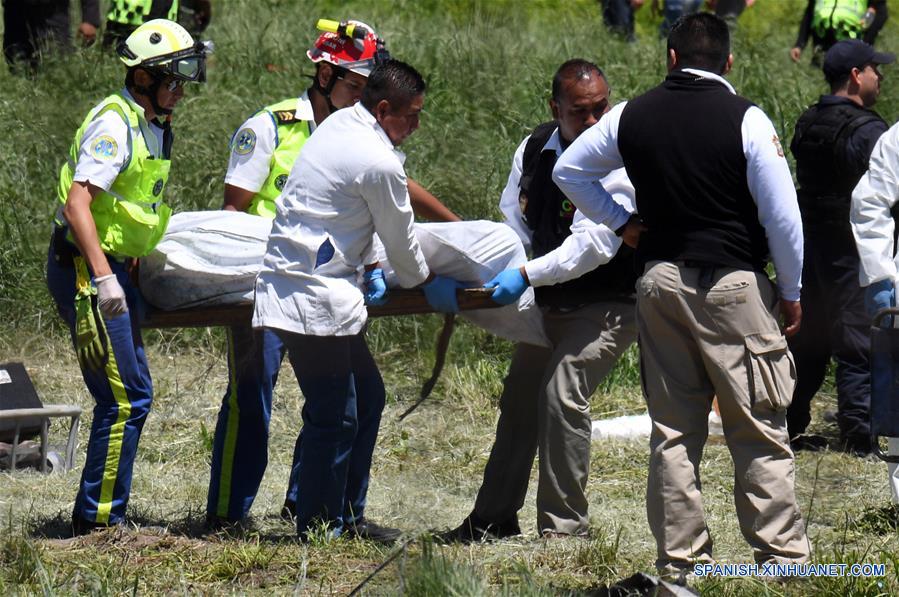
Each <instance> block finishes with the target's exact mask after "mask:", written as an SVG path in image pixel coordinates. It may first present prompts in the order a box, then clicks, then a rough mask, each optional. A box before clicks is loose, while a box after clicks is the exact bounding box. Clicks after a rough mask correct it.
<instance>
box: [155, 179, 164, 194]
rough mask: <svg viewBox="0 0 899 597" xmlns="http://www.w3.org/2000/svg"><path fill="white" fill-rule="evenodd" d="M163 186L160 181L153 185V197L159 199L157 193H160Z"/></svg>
mask: <svg viewBox="0 0 899 597" xmlns="http://www.w3.org/2000/svg"><path fill="white" fill-rule="evenodd" d="M164 186H165V183H164V182H162V179H161V178H160V179H159V180H157V181H156V184H154V185H153V196H154V197H159V193H161V192H162V187H164Z"/></svg>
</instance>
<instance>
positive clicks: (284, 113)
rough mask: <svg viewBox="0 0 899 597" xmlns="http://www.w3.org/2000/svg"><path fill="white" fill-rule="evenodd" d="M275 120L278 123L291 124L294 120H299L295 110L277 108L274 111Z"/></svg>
mask: <svg viewBox="0 0 899 597" xmlns="http://www.w3.org/2000/svg"><path fill="white" fill-rule="evenodd" d="M275 120H277V121H278V124H293V123H294V122H300V119H299V118H297V114H296V112H294V111H293V110H278V111H277V112H275Z"/></svg>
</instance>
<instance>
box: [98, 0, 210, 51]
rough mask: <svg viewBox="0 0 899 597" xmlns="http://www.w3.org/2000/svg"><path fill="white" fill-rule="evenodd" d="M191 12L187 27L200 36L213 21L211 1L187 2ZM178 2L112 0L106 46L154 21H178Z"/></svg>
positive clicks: (186, 0)
mask: <svg viewBox="0 0 899 597" xmlns="http://www.w3.org/2000/svg"><path fill="white" fill-rule="evenodd" d="M183 4H185V5H186V7H187V8H188V9H189V10H190V11H191V12H192V17H191V19H190V22H189V23H187V28H188V29H189V30H190V32H191V33H194V34H197V33H201V32H202V31H204V30H205V29H206V27H207V26H209V22H210V20H211V19H212V0H184V1H183ZM179 9H180V3H179V0H111V2H110V5H109V12H108V13H106V31H105V32H104V33H103V45H104V46H115V45H117V44H118V43H119V42H120V41H122V40H123V39H125V38H126V37H128V36H129V35H131V32H132V31H134V30H135V29H136V28H137V27H138V26H139V25H140V24H141V23H144V22H146V21H150V20H152V19H168V20H170V21H176V22H177V21H178V11H179Z"/></svg>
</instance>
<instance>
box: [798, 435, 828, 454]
mask: <svg viewBox="0 0 899 597" xmlns="http://www.w3.org/2000/svg"><path fill="white" fill-rule="evenodd" d="M790 448H792V449H793V451H794V452H799V451H802V450H805V451H808V452H820V451H821V450H824V449H825V448H827V438H826V437H824V436H823V435H818V434H816V433H801V434H799V435H797V436H796V437H793V438H791V439H790Z"/></svg>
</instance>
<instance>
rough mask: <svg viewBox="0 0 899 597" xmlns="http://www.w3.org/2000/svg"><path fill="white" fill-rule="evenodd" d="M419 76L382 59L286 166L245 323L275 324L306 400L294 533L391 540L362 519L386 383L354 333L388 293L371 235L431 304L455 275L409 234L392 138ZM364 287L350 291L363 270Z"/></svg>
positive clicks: (419, 89)
mask: <svg viewBox="0 0 899 597" xmlns="http://www.w3.org/2000/svg"><path fill="white" fill-rule="evenodd" d="M424 91H425V83H424V80H423V79H422V78H421V75H419V74H418V72H417V71H416V70H415V69H414V68H412V67H411V66H409V65H407V64H404V63H402V62H399V61H396V60H389V61H387V62H385V63H384V64H381V65H379V66H377V67H376V68H375V69H374V71H372V73H371V75H370V76H369V80H368V84H367V85H366V88H365V91H364V92H363V95H362V101H361V103H359V104H356V105H355V106H354V107H352V108H345V109H343V110H339V111H337V112H336V113H334V114H333V115H331V116H330V117H329V118H328V119H327V120H326V121H325V122H323V123H322V124H321V126H319V127H318V129H317V130H316V133H315V135H313V136H311V137H310V138H309V140H308V141H307V142H306V144H305V146H304V148H303V151H302V152H301V153H300V156H299V158H297V161H296V163H295V164H294V166H293V169H292V170H291V174H290V177H289V178H288V180H287V183H286V185H285V186H284V190H283V192H282V194H281V197H280V198H279V199H278V201H277V202H276V203H277V214H276V216H275V220H274V224H273V226H272V232H271V236H270V237H269V242H268V248H267V251H266V255H265V258H264V260H263V264H262V270H261V272H260V274H259V278H258V279H257V282H256V301H255V311H254V314H253V327H255V328H266V329H271V330H273V331H275V333H277V334H278V336H279V337H280V339H281V341H282V342H283V343H284V345H285V346H286V347H287V352H288V357H289V359H290V363H291V365H292V366H293V369H294V372H295V373H296V376H297V380H298V381H299V383H300V388H301V390H302V391H303V395H304V396H305V398H306V401H305V404H304V406H303V441H302V442H301V445H300V449H299V454H298V467H299V470H298V480H297V481H298V486H299V489H298V493H297V512H296V521H297V532H298V534H299V535H300V537H301V538H306V536H307V533H308V532H309V531H310V530H312V529H314V528H315V526H316V525H320V524H324V525H326V526H327V528H328V529H329V530H330V532H331V534H333V535H334V536H336V535H340V534H341V533H343V532H346V533H348V534H350V535H351V536H358V537H363V538H370V539H374V540H382V541H389V540H392V539H395V538H396V537H397V536H398V535H399V532H398V531H395V530H393V529H386V528H383V527H380V526H378V525H375V524H374V523H371V522H370V521H368V520H367V519H366V518H365V512H364V508H365V497H366V493H367V490H368V478H369V470H370V468H371V458H372V452H373V451H374V446H375V440H376V439H377V433H378V426H379V424H380V417H381V410H382V409H383V407H384V398H385V394H384V383H383V381H382V380H381V376H380V373H379V372H378V368H377V366H376V365H375V362H374V360H373V359H372V357H371V354H370V353H369V350H368V346H367V345H366V343H365V338H364V336H363V331H364V328H365V323H366V317H367V313H366V309H365V303H366V302H369V303H372V304H381V303H382V302H383V301H384V299H385V294H386V291H387V288H386V286H385V285H384V276H383V272H382V271H381V269H380V268H379V267H378V263H377V258H376V257H375V251H374V246H373V243H372V240H373V234H374V233H375V232H377V233H378V235H379V237H380V239H381V242H382V243H383V245H384V249H385V251H386V253H387V257H388V258H389V259H390V263H391V265H392V266H393V268H394V271H395V272H396V276H397V279H398V280H399V282H400V284H401V285H402V286H404V287H413V286H418V285H421V284H424V286H423V289H424V291H425V296H426V297H427V299H428V302H429V303H430V305H431V306H432V307H433V308H434V309H436V310H439V311H445V312H454V311H457V310H458V305H457V304H456V298H455V293H456V289H457V288H459V287H461V285H460V284H459V283H457V282H456V281H455V280H451V279H449V278H443V277H440V276H434V275H433V274H432V273H431V272H430V271H429V270H428V266H427V264H426V263H425V261H424V256H423V255H422V252H421V248H420V247H419V244H418V241H417V240H416V238H415V234H414V232H413V228H412V223H413V217H412V210H411V208H410V206H409V195H408V191H407V186H406V175H405V172H404V171H403V161H404V159H405V156H404V155H403V154H402V153H401V152H400V151H399V150H397V149H395V147H397V146H399V145H400V144H401V143H402V142H403V141H404V140H405V139H406V138H407V137H408V136H409V135H411V134H412V133H413V132H414V131H415V130H416V129H417V128H418V122H419V114H420V112H421V110H422V106H423V103H424ZM363 268H364V270H365V272H364V274H363V275H362V280H363V283H364V286H365V295H364V296H363V292H362V291H361V290H360V288H359V280H358V278H359V274H360V270H362V269H363Z"/></svg>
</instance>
